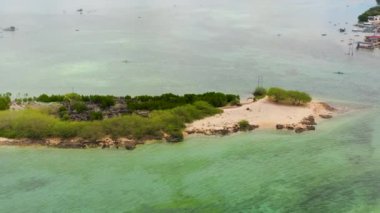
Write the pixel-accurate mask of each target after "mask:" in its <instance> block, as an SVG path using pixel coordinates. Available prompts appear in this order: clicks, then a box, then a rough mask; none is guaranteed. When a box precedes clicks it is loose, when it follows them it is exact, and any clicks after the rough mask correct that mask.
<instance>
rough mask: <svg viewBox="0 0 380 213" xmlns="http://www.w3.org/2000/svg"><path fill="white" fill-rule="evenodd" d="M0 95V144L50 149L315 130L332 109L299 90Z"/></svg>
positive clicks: (118, 145) (107, 146)
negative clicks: (246, 94) (246, 95)
mask: <svg viewBox="0 0 380 213" xmlns="http://www.w3.org/2000/svg"><path fill="white" fill-rule="evenodd" d="M11 97H12V95H11V94H10V93H6V94H2V95H0V144H1V145H44V146H50V147H57V148H96V147H101V148H110V147H113V148H125V149H128V150H132V149H134V148H135V147H136V146H137V145H138V144H144V143H145V142H147V141H151V140H154V141H156V140H159V141H167V142H171V143H176V142H181V141H182V140H183V139H184V136H186V135H188V134H206V135H227V134H231V133H235V132H239V131H251V130H254V129H257V128H263V129H267V128H273V129H289V130H294V131H295V132H297V133H301V132H303V131H307V130H315V125H316V122H317V121H318V120H319V119H327V118H331V117H332V112H333V111H334V108H332V107H330V106H329V105H327V104H325V103H320V102H312V101H311V100H312V99H311V97H310V96H309V95H308V94H306V93H304V92H299V91H292V90H289V91H288V90H283V89H281V88H270V89H269V90H268V91H267V90H266V89H264V88H261V87H260V88H257V89H256V90H255V92H254V93H253V98H251V99H249V101H246V102H242V101H240V97H239V96H238V95H233V94H224V93H219V92H208V93H204V94H185V95H175V94H171V93H168V94H163V95H160V96H148V95H144V96H135V97H131V96H125V97H116V96H111V95H79V94H76V93H70V94H66V95H47V94H42V95H40V96H38V97H28V95H27V94H25V95H24V97H23V98H16V99H14V100H12V98H11Z"/></svg>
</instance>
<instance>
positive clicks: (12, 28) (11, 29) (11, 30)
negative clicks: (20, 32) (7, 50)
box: [3, 26, 16, 32]
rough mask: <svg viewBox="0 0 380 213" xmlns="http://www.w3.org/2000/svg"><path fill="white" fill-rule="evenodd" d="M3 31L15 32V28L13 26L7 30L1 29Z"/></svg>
mask: <svg viewBox="0 0 380 213" xmlns="http://www.w3.org/2000/svg"><path fill="white" fill-rule="evenodd" d="M3 30H4V31H8V32H14V31H16V27H14V26H10V27H8V28H5V29H3Z"/></svg>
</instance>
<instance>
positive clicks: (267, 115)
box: [186, 99, 332, 131]
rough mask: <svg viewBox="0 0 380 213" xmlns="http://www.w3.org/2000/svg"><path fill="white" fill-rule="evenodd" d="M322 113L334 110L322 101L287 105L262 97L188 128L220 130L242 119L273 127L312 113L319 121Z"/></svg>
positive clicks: (190, 129)
mask: <svg viewBox="0 0 380 213" xmlns="http://www.w3.org/2000/svg"><path fill="white" fill-rule="evenodd" d="M320 114H323V115H327V114H328V115H331V114H332V112H331V111H329V110H328V109H326V107H325V106H324V104H322V103H320V102H311V103H309V104H308V105H307V106H287V105H280V104H275V103H272V102H270V101H268V100H267V99H262V100H259V101H257V102H251V103H246V104H243V105H242V106H241V107H234V108H226V109H223V113H222V114H218V115H215V116H212V117H208V118H205V119H202V120H198V121H195V122H194V123H191V124H188V125H187V129H186V130H187V131H194V130H218V129H223V128H225V127H232V126H234V125H235V124H237V123H238V122H239V121H241V120H247V121H248V122H249V123H250V124H254V125H259V126H260V128H266V129H267V128H272V129H273V128H276V125H277V124H284V125H286V124H298V123H299V122H301V121H302V120H303V118H305V117H308V116H310V115H313V116H314V117H315V119H316V121H317V122H318V120H320V117H319V115H320Z"/></svg>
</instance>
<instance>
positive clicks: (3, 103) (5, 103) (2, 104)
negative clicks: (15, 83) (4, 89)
mask: <svg viewBox="0 0 380 213" xmlns="http://www.w3.org/2000/svg"><path fill="white" fill-rule="evenodd" d="M11 96H12V94H11V93H9V92H8V93H5V94H0V110H7V109H9V107H10V106H11Z"/></svg>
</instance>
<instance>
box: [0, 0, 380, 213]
mask: <svg viewBox="0 0 380 213" xmlns="http://www.w3.org/2000/svg"><path fill="white" fill-rule="evenodd" d="M374 4H375V1H370V0H368V1H366V0H361V1H349V0H337V1H328V0H321V1H311V0H284V1H261V0H260V1H259V0H253V1H248V0H247V1H245V0H242V1H239V2H231V1H213V0H212V1H207V2H204V1H200V0H191V1H190V0H181V1H179V0H178V1H175V0H174V1H166V0H160V1H154V2H152V1H141V0H130V1H121V0H113V1H105V0H94V1H86V0H80V1H59V0H55V1H49V3H47V2H46V1H44V0H35V1H34V2H33V3H31V2H30V1H26V0H17V1H8V0H0V20H1V23H0V26H1V27H6V26H9V25H15V26H16V27H18V28H19V31H17V32H15V33H5V32H3V33H0V75H1V78H0V91H11V92H13V93H14V94H17V93H25V92H28V93H30V94H39V93H42V92H50V93H65V92H71V91H72V90H74V91H76V92H80V93H105V94H106V93H112V94H120V95H124V94H132V95H133V94H145V93H149V94H159V93H162V92H175V93H184V92H203V91H208V90H218V91H226V92H234V93H238V94H241V95H242V96H245V95H247V94H249V92H250V91H251V90H252V88H254V87H255V86H256V83H255V82H256V80H257V76H258V75H263V76H264V84H265V85H267V86H283V87H287V88H290V89H299V90H305V91H308V92H310V93H311V94H313V96H315V97H317V98H320V99H323V100H329V101H331V102H332V103H335V104H338V105H344V106H348V107H350V108H352V109H355V111H354V112H351V113H350V114H347V115H343V116H341V117H338V118H335V119H333V120H331V121H326V122H323V123H321V124H319V125H318V128H317V131H316V132H313V133H306V134H302V135H295V134H291V133H285V132H282V133H281V132H275V131H263V130H258V131H255V132H253V133H247V134H238V135H233V136H228V137H191V138H188V139H187V140H185V142H184V143H180V144H166V143H156V144H150V145H144V146H140V147H138V148H137V149H136V150H134V151H132V152H130V151H126V150H97V149H92V150H61V149H48V148H41V147H24V148H20V147H0V212H334V213H335V212H365V213H367V212H380V178H379V177H380V167H379V163H380V152H379V150H380V109H379V104H380V103H379V97H380V93H379V91H380V86H379V84H378V82H380V75H379V64H380V63H379V57H380V54H379V51H374V52H368V51H358V52H355V54H354V56H353V57H352V56H347V55H346V52H347V50H348V47H347V42H348V39H350V38H355V39H358V38H357V37H355V36H354V34H352V33H349V34H348V35H342V34H339V33H338V32H337V30H338V28H339V27H341V26H346V28H348V29H349V30H348V31H350V29H351V27H350V26H351V25H352V24H353V23H354V22H355V19H356V16H357V14H359V13H360V12H361V11H363V10H365V9H366V8H368V7H370V6H372V5H374ZM347 5H348V7H347ZM80 7H83V8H84V9H85V11H87V10H90V13H87V12H85V14H84V15H83V16H80V15H79V14H76V12H75V10H76V9H78V8H80ZM139 17H140V18H139ZM329 22H332V23H329ZM345 22H348V24H347V25H346V24H345ZM334 23H335V24H338V23H339V26H334V25H333V24H334ZM76 29H78V30H79V31H75V30H76ZM279 33H280V34H281V36H278V35H277V34H279ZM322 33H327V34H328V35H327V36H326V37H321V34H322ZM341 40H343V42H342V41H341ZM124 60H128V63H124V62H123V61H124ZM337 71H341V72H345V75H335V74H334V72H337Z"/></svg>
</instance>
